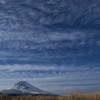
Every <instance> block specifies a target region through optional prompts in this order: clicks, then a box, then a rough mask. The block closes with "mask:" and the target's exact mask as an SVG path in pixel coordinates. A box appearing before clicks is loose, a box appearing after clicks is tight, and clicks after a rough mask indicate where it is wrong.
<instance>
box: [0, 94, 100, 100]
mask: <svg viewBox="0 0 100 100" xmlns="http://www.w3.org/2000/svg"><path fill="white" fill-rule="evenodd" d="M0 100H100V93H95V94H72V95H68V96H8V95H0Z"/></svg>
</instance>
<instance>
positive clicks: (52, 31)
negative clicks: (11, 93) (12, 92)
mask: <svg viewBox="0 0 100 100" xmlns="http://www.w3.org/2000/svg"><path fill="white" fill-rule="evenodd" d="M20 80H26V81H28V82H30V83H32V84H33V85H35V86H39V87H40V88H44V89H45V90H48V91H51V92H57V93H58V92H59V93H61V94H63V93H67V92H71V91H76V90H77V91H85V92H95V91H96V92H98V91H100V1H99V0H0V88H1V89H3V88H5V87H7V86H9V85H11V84H12V83H15V82H17V81H20Z"/></svg>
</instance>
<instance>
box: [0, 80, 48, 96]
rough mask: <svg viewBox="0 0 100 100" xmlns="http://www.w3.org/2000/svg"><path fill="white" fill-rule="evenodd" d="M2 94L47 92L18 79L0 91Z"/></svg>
mask: <svg viewBox="0 0 100 100" xmlns="http://www.w3.org/2000/svg"><path fill="white" fill-rule="evenodd" d="M0 93H3V94H37V95H39V94H48V93H47V92H45V91H42V90H40V89H38V88H37V87H34V86H32V85H31V84H29V83H27V82H25V81H20V82H18V83H16V84H14V85H13V86H12V87H10V88H8V89H5V90H2V91H0Z"/></svg>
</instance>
